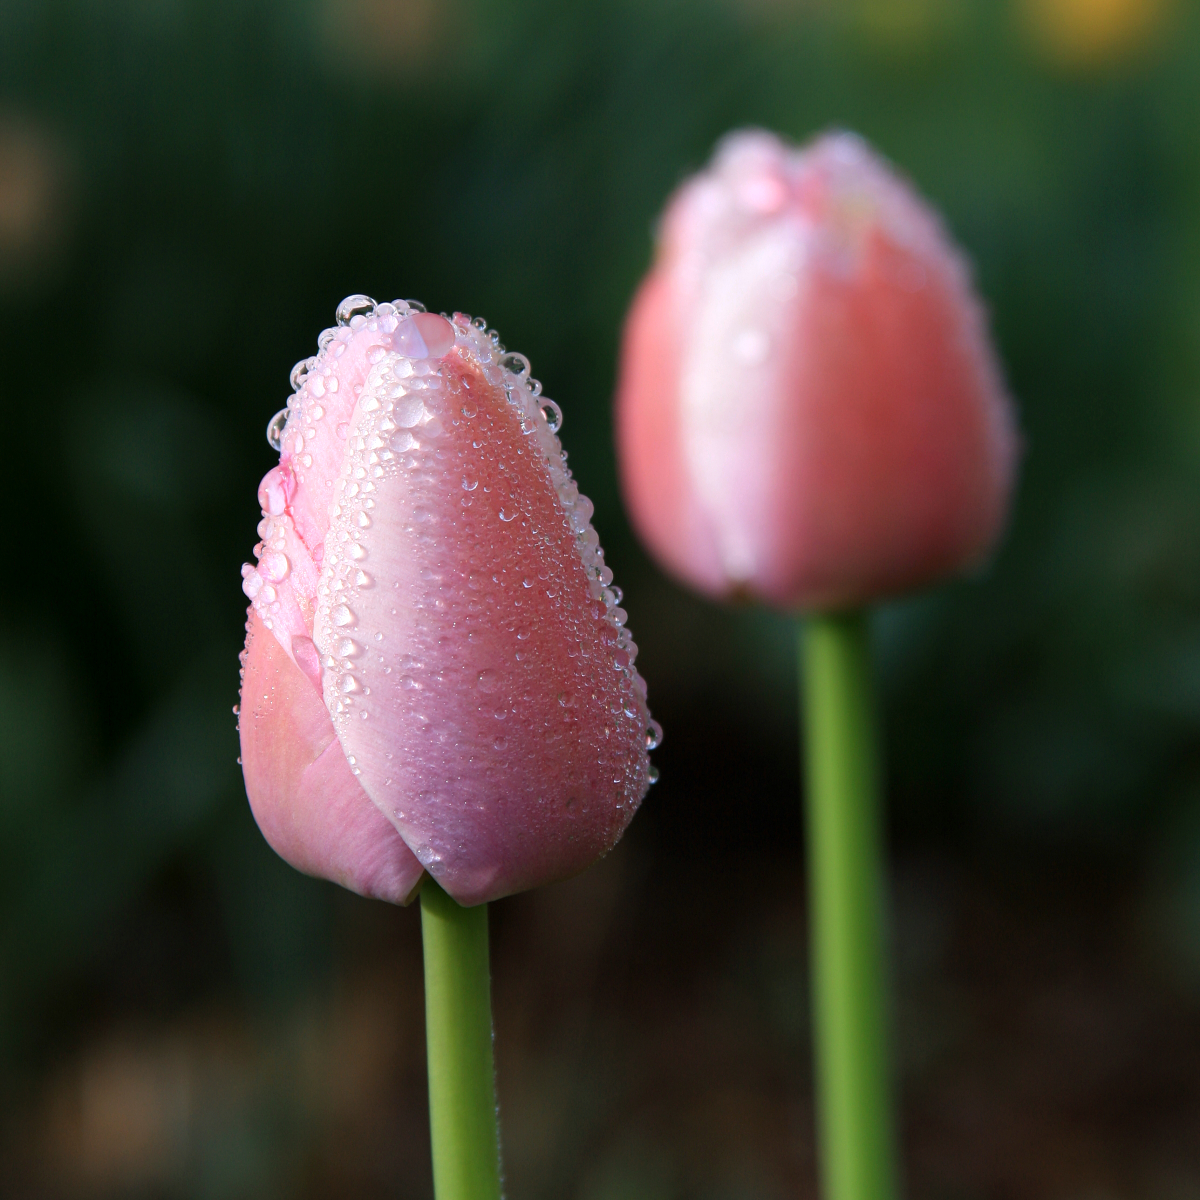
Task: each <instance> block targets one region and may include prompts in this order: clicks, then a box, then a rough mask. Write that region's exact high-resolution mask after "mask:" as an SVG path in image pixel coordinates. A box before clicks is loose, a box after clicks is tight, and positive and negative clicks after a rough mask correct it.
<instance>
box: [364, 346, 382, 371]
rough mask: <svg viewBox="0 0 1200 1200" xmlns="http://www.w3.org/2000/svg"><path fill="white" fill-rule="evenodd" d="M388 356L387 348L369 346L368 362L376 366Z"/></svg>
mask: <svg viewBox="0 0 1200 1200" xmlns="http://www.w3.org/2000/svg"><path fill="white" fill-rule="evenodd" d="M386 354H387V348H386V347H384V346H368V347H367V362H369V363H370V364H371V365H372V366H374V365H375V364H376V363H377V362H381V361H382V360H383V358H384V356H385V355H386Z"/></svg>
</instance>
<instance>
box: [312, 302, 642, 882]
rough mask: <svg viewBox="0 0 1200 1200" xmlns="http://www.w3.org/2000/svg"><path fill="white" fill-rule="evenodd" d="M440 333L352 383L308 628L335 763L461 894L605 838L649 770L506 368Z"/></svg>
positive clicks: (616, 627) (567, 517) (634, 698)
mask: <svg viewBox="0 0 1200 1200" xmlns="http://www.w3.org/2000/svg"><path fill="white" fill-rule="evenodd" d="M454 332H455V335H456V339H457V346H456V349H455V350H453V351H452V352H451V353H449V354H448V355H446V357H445V358H444V359H443V360H442V362H441V363H440V364H437V363H432V362H427V363H418V364H415V366H414V364H413V363H411V362H410V361H409V360H408V359H407V358H406V357H405V356H403V355H401V354H399V353H396V354H392V355H390V356H387V357H385V358H384V359H383V360H382V361H381V362H380V363H379V364H378V365H377V366H376V367H374V368H373V369H372V371H371V372H370V374H369V376H368V379H367V382H366V385H365V387H364V389H363V392H362V396H361V400H360V403H359V406H358V409H357V411H356V414H355V418H354V422H353V425H352V428H351V430H350V444H351V446H352V447H357V448H358V449H357V451H356V452H353V453H351V454H350V455H349V456H348V457H347V459H346V461H345V463H344V465H343V470H342V474H341V476H340V478H339V480H338V482H337V484H336V485H335V489H334V490H335V496H336V498H337V499H336V503H335V505H334V507H333V509H332V510H331V524H330V527H329V531H328V535H327V537H326V554H325V560H324V565H323V569H322V575H321V581H320V584H319V586H318V601H317V613H316V618H315V623H314V639H315V641H316V643H317V646H318V649H319V650H320V652H321V654H322V656H323V662H324V664H325V673H324V687H325V698H326V702H327V704H328V705H329V708H330V712H331V714H332V715H333V718H334V723H335V727H336V729H337V733H338V737H339V739H340V741H341V743H342V746H343V748H344V749H345V752H346V756H347V761H348V762H349V763H350V766H351V769H352V770H354V771H355V772H357V774H358V778H359V780H360V781H361V783H362V785H363V787H364V788H365V790H366V792H367V793H368V795H370V796H371V798H372V799H373V800H374V801H375V803H376V804H377V805H378V806H379V808H380V810H381V811H382V812H383V813H384V814H385V815H386V816H387V817H388V819H389V820H391V821H392V823H393V824H394V825H395V827H396V828H397V829H398V830H399V831H400V832H401V833H402V834H403V836H404V839H405V841H406V842H407V843H408V844H409V845H410V846H411V847H412V849H413V851H414V852H415V853H416V855H417V857H418V858H419V859H420V861H421V862H422V864H423V865H424V866H425V867H426V869H428V870H429V872H430V874H432V875H433V876H434V877H435V878H436V879H437V880H438V882H439V883H440V884H441V885H442V886H443V887H444V888H445V889H446V890H447V891H448V892H450V894H451V895H453V896H454V897H455V899H457V900H458V901H459V902H460V903H464V904H473V903H478V902H480V901H482V900H490V899H495V898H497V897H498V896H502V895H506V894H508V893H510V892H515V891H519V890H522V889H524V888H528V887H532V886H535V885H536V884H540V883H545V882H549V881H550V880H552V879H557V878H562V877H565V876H567V875H570V874H574V873H575V872H577V871H580V870H582V869H583V868H584V867H586V866H587V865H589V864H590V863H591V862H592V861H594V860H595V859H596V858H597V857H599V856H600V855H601V854H603V853H604V852H606V851H607V850H608V849H609V848H610V847H611V846H612V845H613V844H614V843H615V842H616V840H617V839H618V838H619V836H620V835H621V833H622V831H623V830H624V828H625V826H626V825H627V824H628V822H629V820H630V819H631V818H632V816H633V813H634V811H635V809H636V808H637V805H638V803H639V802H640V800H641V798H642V796H643V795H644V794H645V791H646V789H647V787H648V785H649V776H648V771H649V761H648V758H647V753H646V729H647V726H648V723H649V714H648V712H647V710H646V704H645V691H644V684H642V683H641V680H640V678H639V677H638V675H637V673H636V671H634V670H633V669H632V663H631V660H632V652H633V650H634V648H633V647H632V643H630V642H629V640H628V635H627V634H626V633H625V632H624V631H623V629H622V628H621V623H620V622H621V620H622V619H623V614H620V613H619V610H618V609H616V608H615V605H612V604H609V603H607V602H606V600H605V599H604V596H603V592H604V585H603V582H602V574H601V573H602V570H603V566H602V556H600V554H599V551H598V547H597V544H596V535H595V532H594V530H592V529H591V526H590V524H589V523H588V517H589V516H590V512H591V506H590V504H589V503H588V502H587V501H586V500H584V499H583V498H582V497H579V495H578V490H577V489H576V488H575V486H574V484H573V482H572V481H571V480H570V476H569V473H568V472H567V471H566V468H565V464H564V463H563V458H562V451H561V447H560V446H559V444H558V440H557V438H556V437H555V436H554V433H553V431H552V429H551V428H550V427H549V425H548V423H547V419H546V417H545V415H544V414H543V413H542V411H541V410H540V407H539V404H540V401H539V400H538V399H537V398H536V397H535V395H534V393H533V392H532V391H531V390H530V389H529V387H528V384H527V383H526V382H525V380H524V378H523V375H524V371H525V368H526V367H527V364H524V363H523V360H521V362H519V363H517V364H516V366H517V371H518V372H520V376H521V377H518V376H516V375H514V374H513V373H512V372H511V371H507V370H505V369H504V368H502V367H501V365H500V364H499V361H498V359H499V353H498V352H497V351H495V350H494V349H493V346H492V344H491V343H490V342H489V341H488V340H487V339H486V338H485V337H484V336H483V335H482V334H481V332H480V331H478V330H477V329H475V328H474V327H473V326H472V325H470V323H469V322H467V321H466V319H465V318H463V319H462V321H461V322H459V321H458V319H457V318H456V324H455V329H454ZM423 336H424V337H426V338H427V339H428V338H429V334H427V333H425V332H424V331H423ZM608 577H611V575H610V574H609V576H608Z"/></svg>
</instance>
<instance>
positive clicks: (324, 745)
mask: <svg viewBox="0 0 1200 1200" xmlns="http://www.w3.org/2000/svg"><path fill="white" fill-rule="evenodd" d="M238 729H239V733H240V735H241V745H242V770H243V773H244V775H245V779H246V791H247V793H248V795H249V797H250V807H251V809H252V810H253V812H254V819H255V820H256V821H257V822H258V827H259V828H260V829H261V830H262V832H263V836H264V837H265V838H266V839H267V841H268V843H269V844H270V845H271V847H272V848H273V849H274V850H275V851H276V853H277V854H279V855H280V856H281V857H282V858H284V859H286V860H287V861H288V862H289V863H291V864H292V866H294V867H296V868H297V869H298V870H300V871H303V872H305V873H306V874H308V875H316V876H319V877H321V878H323V879H332V880H334V881H335V882H337V883H340V884H341V885H342V886H343V887H346V888H349V889H350V890H351V891H353V892H357V893H358V894H359V895H361V896H373V897H375V898H377V899H380V900H389V901H391V902H392V903H393V904H407V903H409V901H411V900H412V898H413V896H414V895H415V894H416V890H417V888H418V887H419V886H420V881H421V879H422V878H423V876H424V869H423V868H422V866H421V864H420V863H419V862H418V861H417V859H416V858H415V857H414V856H413V854H412V852H411V851H410V850H409V849H408V847H407V846H406V845H405V844H404V841H403V839H402V838H401V837H400V835H399V834H398V833H397V832H396V831H395V830H394V829H393V828H392V826H391V825H390V824H389V823H388V822H387V820H385V819H384V817H383V816H382V814H381V813H380V812H379V810H378V809H377V808H376V807H375V805H374V804H372V803H371V800H370V799H369V797H368V796H367V795H366V793H365V792H364V791H363V789H362V787H361V786H360V785H359V783H358V780H356V779H355V777H354V776H353V775H352V774H351V772H350V767H349V766H348V765H347V763H346V758H345V755H344V754H343V752H342V748H341V746H340V745H339V744H338V741H337V737H336V735H335V733H334V729H333V723H332V722H331V721H330V719H329V713H328V711H327V710H326V708H325V704H324V702H323V701H322V699H321V695H320V693H319V692H318V691H317V689H316V688H315V687H314V686H313V684H312V682H311V681H310V680H309V679H306V678H305V676H304V675H303V674H302V673H301V671H300V670H299V669H298V668H297V667H296V665H295V663H294V662H293V661H292V660H291V658H290V657H289V655H288V654H286V653H285V652H284V650H283V647H282V646H281V645H280V643H279V641H278V639H277V638H275V637H274V636H272V634H271V633H269V632H267V630H266V629H264V627H263V624H262V621H261V619H260V618H259V617H258V616H257V614H255V613H254V612H253V611H252V612H251V615H250V619H249V623H248V624H247V637H246V651H245V655H244V675H243V683H242V696H241V706H240V713H239V719H238Z"/></svg>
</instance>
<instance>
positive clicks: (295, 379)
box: [291, 358, 317, 392]
mask: <svg viewBox="0 0 1200 1200" xmlns="http://www.w3.org/2000/svg"><path fill="white" fill-rule="evenodd" d="M316 362H317V360H316V358H302V359H301V360H300V361H299V362H298V363H297V364H296V365H295V366H294V367H293V368H292V374H291V382H292V391H293V392H298V391H299V390H300V389H301V388H302V387H303V386H304V377H305V376H306V375H307V374H308V373H309V371H311V370H312V369H313V367H314V366H315V365H316Z"/></svg>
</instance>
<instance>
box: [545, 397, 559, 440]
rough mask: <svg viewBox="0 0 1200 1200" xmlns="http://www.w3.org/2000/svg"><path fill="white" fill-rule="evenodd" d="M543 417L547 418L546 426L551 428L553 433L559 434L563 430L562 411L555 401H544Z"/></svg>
mask: <svg viewBox="0 0 1200 1200" xmlns="http://www.w3.org/2000/svg"><path fill="white" fill-rule="evenodd" d="M542 416H543V417H545V418H546V424H547V425H549V426H550V432H551V433H557V432H558V431H559V430H560V429H561V428H562V423H563V415H562V409H561V408H559V407H558V405H557V404H555V403H554V401H553V400H543V401H542Z"/></svg>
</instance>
